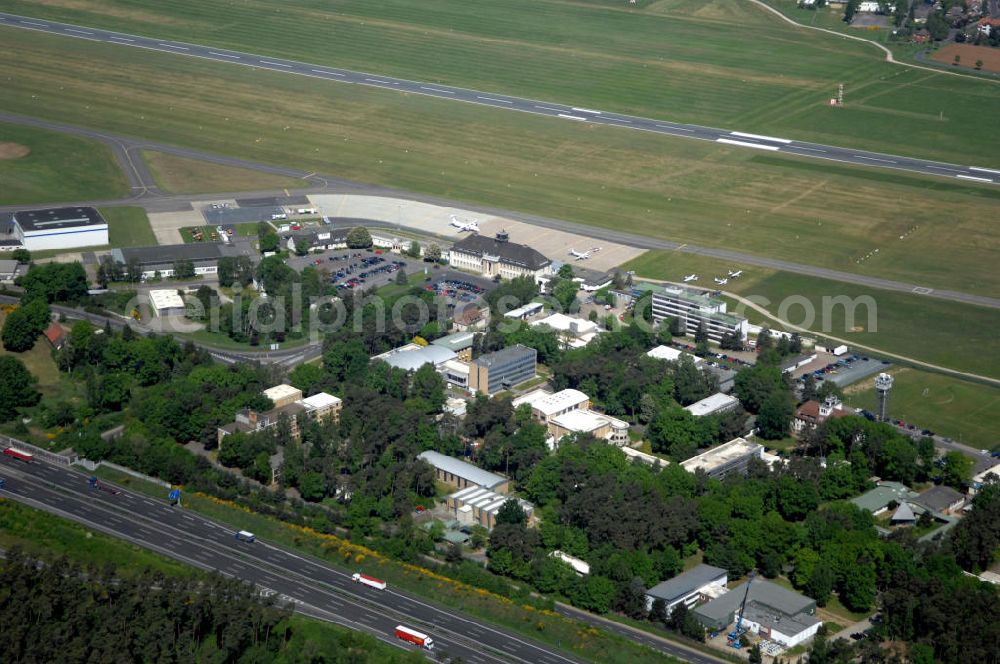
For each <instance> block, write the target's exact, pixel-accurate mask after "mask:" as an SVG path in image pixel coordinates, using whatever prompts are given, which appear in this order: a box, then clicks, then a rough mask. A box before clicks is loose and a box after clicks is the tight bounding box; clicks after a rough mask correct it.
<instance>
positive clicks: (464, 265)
mask: <svg viewBox="0 0 1000 664" xmlns="http://www.w3.org/2000/svg"><path fill="white" fill-rule="evenodd" d="M448 263H449V264H450V265H451V266H452V267H455V268H458V269H459V270H468V271H469V272H475V273H476V274H481V275H483V276H484V277H490V278H492V277H496V276H499V277H501V278H502V279H514V278H516V277H531V278H532V279H534V280H535V281H536V282H537V281H538V279H539V278H540V277H544V276H546V275H549V274H552V261H550V260H549V259H548V258H546V257H545V256H544V255H543V254H542V253H541V252H539V251H538V250H537V249H533V248H531V247H529V246H527V245H524V244H517V243H516V242H511V241H510V236H509V235H508V234H507V232H506V231H500V232H499V233H497V234H496V237H492V238H491V237H486V236H484V235H479V234H476V233H474V234H472V235H469V236H468V237H466V238H463V239H461V240H459V241H458V242H456V243H455V244H454V245H452V247H451V250H450V251H449V252H448Z"/></svg>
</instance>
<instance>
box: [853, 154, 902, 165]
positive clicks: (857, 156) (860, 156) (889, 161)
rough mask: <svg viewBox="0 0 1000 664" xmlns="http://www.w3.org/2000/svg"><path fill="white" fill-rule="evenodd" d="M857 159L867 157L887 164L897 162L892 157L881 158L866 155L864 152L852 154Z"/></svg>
mask: <svg viewBox="0 0 1000 664" xmlns="http://www.w3.org/2000/svg"><path fill="white" fill-rule="evenodd" d="M852 156H853V157H854V158H855V159H867V160H868V161H881V162H882V163H885V164H895V163H896V162H895V161H893V160H892V159H879V158H878V157H866V156H864V155H863V154H856V155H852Z"/></svg>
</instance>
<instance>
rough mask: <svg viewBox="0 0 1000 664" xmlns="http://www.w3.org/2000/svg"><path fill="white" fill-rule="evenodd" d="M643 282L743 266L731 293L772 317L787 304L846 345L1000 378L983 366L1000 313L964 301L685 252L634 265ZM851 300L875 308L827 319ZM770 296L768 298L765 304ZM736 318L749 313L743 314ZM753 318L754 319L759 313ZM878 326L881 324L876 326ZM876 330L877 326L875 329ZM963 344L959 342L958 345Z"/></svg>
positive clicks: (800, 318)
mask: <svg viewBox="0 0 1000 664" xmlns="http://www.w3.org/2000/svg"><path fill="white" fill-rule="evenodd" d="M624 267H625V268H626V269H629V270H635V272H636V275H637V277H639V278H641V277H646V278H650V279H663V280H668V281H678V282H679V281H681V279H682V278H683V276H684V275H686V274H690V273H692V272H694V273H697V274H698V275H699V280H698V282H697V283H696V284H695V285H698V286H701V287H703V288H713V287H714V283H713V282H712V279H713V277H716V276H723V275H724V274H725V273H726V271H728V270H738V269H743V270H744V273H743V276H741V277H740V278H739V279H733V280H730V281H729V283H727V284H726V285H725V287H724V288H725V290H726V291H729V292H732V293H735V294H737V295H740V296H743V297H753V298H755V299H756V300H757V302H758V304H761V305H763V306H764V307H765V308H766V309H767V310H768V311H770V312H771V313H772V314H775V313H778V312H779V311H781V309H782V304H783V303H787V304H785V307H784V309H785V310H784V313H785V315H786V319H787V320H789V322H791V323H794V324H796V325H802V326H804V327H805V326H807V327H809V329H811V330H813V331H815V332H817V333H820V334H822V333H823V332H826V333H827V334H830V335H831V336H835V337H839V338H842V339H845V340H847V341H848V342H849V343H857V344H864V345H866V346H872V347H874V348H878V349H879V350H883V351H886V352H889V353H896V354H899V355H903V356H905V357H909V358H912V359H916V360H921V361H924V362H929V363H932V364H937V365H940V366H945V367H949V368H951V369H958V370H960V371H965V372H969V373H973V374H978V375H983V376H990V377H993V378H1000V365H997V363H996V362H984V361H983V358H986V357H1000V338H998V337H997V335H996V330H997V329H998V327H1000V310H998V309H989V308H986V307H976V306H971V305H966V304H957V303H952V302H948V301H945V300H939V299H935V298H928V297H923V296H920V295H911V294H908V293H899V292H894V291H884V290H877V289H872V288H865V287H863V286H856V285H853V284H846V283H842V282H836V281H830V280H827V279H820V278H816V277H808V276H802V275H798V274H792V273H789V272H780V271H775V270H765V269H762V268H755V267H752V266H751V267H745V266H743V265H738V264H732V263H727V262H724V261H719V260H715V259H712V258H706V257H702V256H695V255H691V254H684V253H681V252H652V251H651V252H647V253H646V254H643V255H642V256H640V257H639V258H637V259H635V260H633V261H631V262H629V263H627V264H626V265H625V266H624ZM838 296H847V297H848V298H851V299H853V300H856V301H858V302H861V301H862V300H860V299H859V298H869V297H870V298H871V300H872V301H873V302H874V303H875V306H874V307H873V308H871V309H870V310H871V311H872V312H873V313H874V316H873V317H871V319H869V315H868V314H869V308H868V307H866V306H864V305H862V306H858V307H857V309H856V315H855V320H853V321H848V320H846V316H845V307H842V306H836V307H830V311H829V315H827V316H824V315H823V298H824V297H831V298H832V297H838ZM761 298H766V299H761ZM795 301H798V302H801V303H805V302H808V303H809V305H810V306H811V308H812V310H813V311H814V312H815V321H814V322H813V324H812V325H806V324H805V323H806V320H805V311H804V307H803V306H802V305H801V304H794V305H793V304H792V303H793V302H795ZM736 312H737V313H744V312H741V311H740V310H739V308H737V309H736ZM750 313H751V312H747V313H745V314H744V315H747V316H748V317H749V318H751V320H753V319H755V316H753V315H750ZM870 323H874V325H870ZM872 328H874V329H872ZM957 340H960V342H956V341H957Z"/></svg>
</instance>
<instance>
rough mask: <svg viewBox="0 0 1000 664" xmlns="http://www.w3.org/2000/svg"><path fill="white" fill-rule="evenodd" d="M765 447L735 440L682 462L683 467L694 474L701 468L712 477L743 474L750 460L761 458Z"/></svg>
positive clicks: (745, 440)
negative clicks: (735, 473)
mask: <svg viewBox="0 0 1000 664" xmlns="http://www.w3.org/2000/svg"><path fill="white" fill-rule="evenodd" d="M763 452H764V446H763V445H760V444H758V443H752V442H750V441H749V440H747V439H745V438H734V439H732V440H731V441H729V442H728V443H723V444H722V445H719V446H718V447H713V448H712V449H710V450H708V451H707V452H703V453H702V454H699V455H698V456H693V457H691V458H690V459H688V460H687V461H683V462H681V467H682V468H683V469H684V470H686V471H688V472H689V473H693V472H695V471H696V470H698V469H699V468H700V469H701V470H703V471H704V472H705V473H707V474H708V475H709V476H710V477H723V476H725V475H728V474H729V473H732V472H739V473H742V472H743V471H745V470H746V467H747V464H748V463H750V459H753V458H755V457H756V458H758V459H760V458H761V454H762V453H763Z"/></svg>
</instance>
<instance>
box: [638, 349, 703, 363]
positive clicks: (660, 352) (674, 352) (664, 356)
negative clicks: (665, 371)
mask: <svg viewBox="0 0 1000 664" xmlns="http://www.w3.org/2000/svg"><path fill="white" fill-rule="evenodd" d="M685 355H686V356H687V357H690V358H691V360H692V361H693V362H694V363H695V365H696V366H697V365H699V364H701V363H702V359H701V358H700V357H698V356H697V355H692V354H691V353H685V352H684V351H682V350H678V349H677V348H673V347H672V346H657V347H656V348H654V349H652V350H650V351H649V352H648V353H646V356H647V357H652V358H653V359H656V360H664V361H666V362H677V361H678V360H680V359H681V357H682V356H685Z"/></svg>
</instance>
